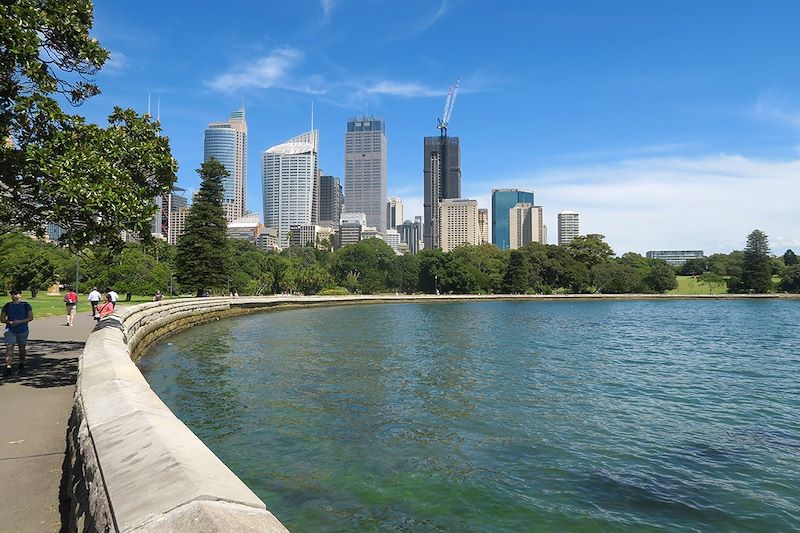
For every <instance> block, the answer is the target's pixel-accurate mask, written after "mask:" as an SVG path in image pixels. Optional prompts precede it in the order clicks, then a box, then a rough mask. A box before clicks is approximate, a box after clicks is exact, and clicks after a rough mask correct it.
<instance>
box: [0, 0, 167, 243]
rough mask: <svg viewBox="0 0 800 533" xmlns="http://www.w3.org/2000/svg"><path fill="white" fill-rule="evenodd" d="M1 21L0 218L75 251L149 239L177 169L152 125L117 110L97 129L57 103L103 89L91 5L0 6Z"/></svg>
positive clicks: (62, 1)
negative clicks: (53, 235)
mask: <svg viewBox="0 0 800 533" xmlns="http://www.w3.org/2000/svg"><path fill="white" fill-rule="evenodd" d="M0 21H2V25H0V50H2V55H0V221H2V223H3V224H8V225H9V226H13V227H18V228H21V229H24V230H26V231H30V232H33V233H36V234H38V235H42V234H43V232H44V228H45V224H46V223H47V222H52V223H56V224H58V225H60V226H61V227H63V228H64V229H65V230H66V232H65V233H64V235H63V238H62V241H63V242H64V243H65V244H69V245H71V246H73V247H74V248H76V249H80V248H81V247H82V246H84V245H86V244H98V245H111V246H114V247H119V246H121V244H122V241H121V239H120V234H121V232H122V231H123V230H128V231H134V232H136V233H138V234H139V235H140V236H141V237H142V238H148V237H149V228H148V223H149V219H150V218H151V217H152V216H153V214H154V212H155V206H154V205H153V199H154V198H155V197H156V196H158V195H160V194H162V193H164V192H166V191H167V190H169V188H170V187H171V186H172V184H173V183H174V181H175V172H176V166H177V165H176V163H175V161H174V159H173V158H172V155H171V153H170V149H169V141H168V139H167V138H166V137H161V136H160V135H159V133H160V127H159V125H158V123H155V122H152V121H151V120H150V117H149V116H146V115H145V116H140V115H137V114H136V113H135V112H134V111H132V110H122V109H120V108H115V109H114V111H113V113H112V114H111V115H110V116H109V119H108V127H107V128H101V127H99V126H97V125H93V124H86V123H85V121H84V119H83V118H82V117H80V116H77V115H70V114H67V113H66V112H64V110H62V108H61V106H60V104H59V102H58V100H57V98H60V99H65V100H66V101H67V102H69V104H71V105H79V104H81V103H82V102H83V101H85V100H86V99H87V98H89V97H91V96H93V95H95V94H97V93H99V92H100V89H99V87H98V86H97V84H96V83H94V81H92V80H91V79H90V76H92V75H93V74H95V73H96V72H97V70H98V69H99V68H100V67H102V65H103V63H104V62H105V60H106V59H107V57H108V52H107V51H106V50H105V49H103V48H102V47H101V46H100V44H99V43H98V42H97V40H96V39H94V38H92V37H91V36H90V35H89V31H90V30H91V28H92V23H93V12H92V3H91V1H89V0H16V1H15V2H4V3H2V4H0Z"/></svg>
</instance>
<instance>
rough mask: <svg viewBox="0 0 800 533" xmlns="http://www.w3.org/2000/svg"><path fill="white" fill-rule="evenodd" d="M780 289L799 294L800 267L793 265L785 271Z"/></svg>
mask: <svg viewBox="0 0 800 533" xmlns="http://www.w3.org/2000/svg"><path fill="white" fill-rule="evenodd" d="M780 287H781V290H782V291H786V292H795V293H800V265H798V264H794V265H792V266H790V267H788V268H787V269H786V271H785V272H784V273H783V279H781V285H780Z"/></svg>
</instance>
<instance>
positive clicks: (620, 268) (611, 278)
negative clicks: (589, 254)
mask: <svg viewBox="0 0 800 533" xmlns="http://www.w3.org/2000/svg"><path fill="white" fill-rule="evenodd" d="M592 276H593V278H594V286H595V287H597V290H598V291H600V292H602V293H603V294H626V293H636V292H646V286H645V285H644V282H643V281H642V279H641V278H640V273H639V271H638V270H636V269H635V268H634V267H632V266H630V265H626V264H625V263H622V262H619V261H607V262H605V263H600V264H598V265H597V266H596V267H595V268H594V269H592Z"/></svg>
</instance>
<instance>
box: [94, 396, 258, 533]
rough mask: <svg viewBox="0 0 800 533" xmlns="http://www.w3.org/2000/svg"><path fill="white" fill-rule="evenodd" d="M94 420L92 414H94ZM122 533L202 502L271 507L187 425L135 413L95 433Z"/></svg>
mask: <svg viewBox="0 0 800 533" xmlns="http://www.w3.org/2000/svg"><path fill="white" fill-rule="evenodd" d="M89 418H90V419H91V416H89ZM92 436H93V441H94V446H95V449H96V450H97V457H98V460H99V463H100V466H101V468H102V471H103V479H104V481H105V484H106V490H107V493H108V495H109V500H110V501H111V507H112V508H113V509H114V515H115V517H116V522H117V524H118V525H119V527H120V529H122V530H123V531H124V530H127V529H130V528H133V527H135V526H139V525H141V524H144V523H146V522H148V521H150V520H152V519H153V518H155V517H158V516H160V515H162V514H164V513H167V512H168V511H170V510H172V509H175V508H177V507H179V506H181V505H185V504H187V503H189V502H192V501H196V500H221V501H229V502H234V503H239V504H242V505H246V506H249V507H253V508H256V509H265V506H264V503H263V502H262V501H261V500H259V499H258V497H257V496H256V495H255V494H253V492H252V491H251V490H250V489H249V488H247V486H246V485H245V484H244V483H243V482H242V481H241V480H240V479H239V478H238V477H236V475H234V474H233V472H231V471H230V470H229V469H228V467H227V466H225V464H223V463H222V461H220V460H219V458H218V457H217V456H216V455H214V454H213V452H211V450H209V449H208V448H207V447H206V446H205V445H204V444H203V443H202V442H201V441H200V439H198V438H197V437H196V436H195V435H194V434H193V433H192V432H191V431H190V430H189V428H187V427H186V426H185V425H184V424H183V423H182V422H180V421H179V420H178V419H177V418H175V417H174V416H172V415H171V414H169V415H158V414H153V413H148V412H141V411H139V412H134V413H131V414H129V415H126V416H124V417H121V418H118V419H116V420H113V421H110V422H108V423H106V424H104V425H103V426H102V427H101V428H99V430H98V431H94V429H92Z"/></svg>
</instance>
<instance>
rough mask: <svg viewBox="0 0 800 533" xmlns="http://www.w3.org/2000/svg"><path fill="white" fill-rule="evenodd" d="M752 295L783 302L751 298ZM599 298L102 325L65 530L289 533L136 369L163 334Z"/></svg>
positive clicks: (176, 311) (218, 310)
mask: <svg viewBox="0 0 800 533" xmlns="http://www.w3.org/2000/svg"><path fill="white" fill-rule="evenodd" d="M642 297H643V295H624V296H622V297H612V298H614V299H623V300H629V299H641V298H642ZM644 297H645V298H648V297H649V298H653V295H647V296H644ZM754 297H755V298H775V297H779V296H777V295H764V296H755V295H754V296H750V298H754ZM601 298H602V299H606V298H609V297H608V296H606V297H602V296H599V295H598V296H595V295H588V296H587V295H580V296H571V295H563V296H544V297H543V296H510V297H509V296H488V297H487V296H460V295H459V296H438V297H437V296H345V297H342V296H328V297H287V296H273V297H259V298H238V299H231V298H191V299H180V300H170V301H163V302H154V303H147V304H142V305H138V306H135V307H131V308H128V309H125V310H121V311H120V312H119V313H118V314H114V315H112V316H110V317H107V318H105V319H104V320H102V321H101V322H99V323H98V325H97V327H96V328H95V329H94V331H93V332H92V333H91V334H90V335H89V338H88V339H87V341H86V346H85V348H84V352H83V355H82V356H81V358H80V362H79V365H78V381H77V386H76V391H75V398H74V403H73V410H72V417H71V419H70V426H69V432H68V436H67V441H68V442H67V458H66V461H65V465H64V470H65V472H64V478H63V494H64V496H65V500H66V502H67V503H66V507H67V508H66V509H65V511H67V512H68V513H69V520H68V523H69V526H68V527H69V529H70V530H71V531H76V530H77V531H94V530H96V531H137V532H138V531H206V532H216V531H219V532H222V531H266V532H286V531H287V529H286V528H285V527H284V526H283V525H282V524H281V523H280V522H279V521H278V519H277V518H275V516H273V515H272V513H270V512H269V511H268V510H267V509H266V506H265V505H264V502H262V501H261V500H260V499H259V498H258V497H257V496H256V495H255V494H254V493H253V492H252V491H251V490H250V489H249V488H247V486H246V485H245V484H244V483H243V482H242V481H241V480H240V479H239V478H238V477H236V475H235V474H234V473H233V472H231V471H230V470H229V469H228V467H226V466H225V465H224V464H223V463H222V461H220V459H219V458H218V457H217V456H216V455H214V453H213V452H211V450H209V449H208V448H207V447H206V446H205V445H204V444H203V443H202V442H201V441H200V439H198V438H197V437H196V436H195V435H194V433H192V432H191V430H189V428H187V427H186V426H185V425H184V424H183V423H182V422H181V421H180V420H178V419H177V418H176V417H175V415H173V414H172V412H171V411H170V410H169V408H168V407H167V406H166V405H164V403H163V402H162V401H161V399H160V398H159V397H158V396H157V395H156V394H155V393H154V392H153V391H152V390H151V389H150V386H149V385H148V383H147V382H146V381H145V379H144V377H143V376H142V374H141V373H140V372H139V369H138V368H137V367H136V365H135V364H134V361H135V360H136V359H137V358H138V357H139V356H140V355H141V354H142V353H144V352H145V351H146V349H147V347H148V346H150V345H151V344H152V343H153V342H154V341H155V340H157V339H158V338H160V337H163V336H164V335H168V334H170V333H172V332H175V331H178V330H181V329H185V328H188V327H191V326H192V325H195V324H198V323H202V322H208V321H210V320H217V319H219V318H222V317H228V316H233V315H238V314H243V313H250V312H256V311H264V310H267V309H270V308H275V307H299V306H315V305H336V304H352V303H389V302H408V301H420V300H423V301H424V300H435V301H464V300H493V299H504V300H517V299H519V300H574V299H601ZM655 298H656V299H677V298H685V297H664V296H655ZM706 298H709V299H710V298H713V299H724V297H723V298H720V297H719V296H715V297H706Z"/></svg>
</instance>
